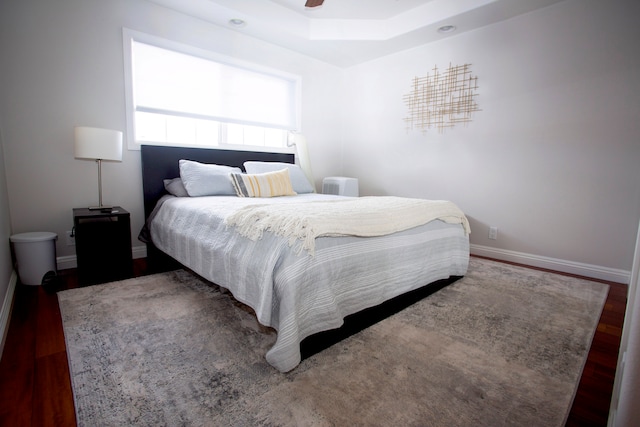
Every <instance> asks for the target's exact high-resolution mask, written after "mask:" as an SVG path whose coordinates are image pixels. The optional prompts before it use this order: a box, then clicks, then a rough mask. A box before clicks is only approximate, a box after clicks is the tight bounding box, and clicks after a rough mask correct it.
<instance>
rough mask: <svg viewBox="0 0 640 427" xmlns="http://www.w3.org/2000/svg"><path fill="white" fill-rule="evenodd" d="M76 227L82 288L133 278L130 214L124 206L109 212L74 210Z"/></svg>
mask: <svg viewBox="0 0 640 427" xmlns="http://www.w3.org/2000/svg"><path fill="white" fill-rule="evenodd" d="M73 226H74V233H75V241H76V257H77V260H78V282H79V284H80V285H93V284H96V283H104V282H112V281H115V280H123V279H127V278H130V277H132V276H133V259H132V256H131V220H130V214H129V212H127V211H126V210H124V209H122V208H121V207H120V206H115V207H113V209H110V210H105V211H102V210H90V209H88V208H74V209H73Z"/></svg>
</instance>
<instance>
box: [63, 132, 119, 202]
mask: <svg viewBox="0 0 640 427" xmlns="http://www.w3.org/2000/svg"><path fill="white" fill-rule="evenodd" d="M74 137H75V158H76V159H90V160H95V161H96V162H97V163H98V206H89V209H91V210H94V209H101V210H110V209H111V208H112V207H111V206H105V205H103V204H102V161H103V160H111V161H116V162H120V161H122V132H120V131H117V130H111V129H100V128H91V127H80V126H78V127H76V128H75V129H74Z"/></svg>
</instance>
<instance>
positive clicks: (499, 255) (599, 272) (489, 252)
mask: <svg viewBox="0 0 640 427" xmlns="http://www.w3.org/2000/svg"><path fill="white" fill-rule="evenodd" d="M471 254H473V255H479V256H485V257H489V258H495V259H498V260H502V261H510V262H517V263H519V264H525V265H530V266H532V267H540V268H547V269H549V270H555V271H560V272H563V273H571V274H577V275H579V276H585V277H591V278H594V279H601V280H608V281H610V282H616V283H624V284H629V281H630V280H631V271H627V270H619V269H615V268H608V267H602V266H599V265H592V264H584V263H580V262H574V261H567V260H563V259H557V258H549V257H544V256H539V255H532V254H527V253H523V252H515V251H509V250H506V249H497V248H492V247H489V246H482V245H474V244H472V245H471Z"/></svg>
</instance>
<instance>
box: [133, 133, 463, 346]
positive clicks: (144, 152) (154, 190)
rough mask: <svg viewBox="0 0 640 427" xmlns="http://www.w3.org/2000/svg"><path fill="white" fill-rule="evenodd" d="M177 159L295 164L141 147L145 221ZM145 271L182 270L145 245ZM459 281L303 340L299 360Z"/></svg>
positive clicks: (251, 155)
mask: <svg viewBox="0 0 640 427" xmlns="http://www.w3.org/2000/svg"><path fill="white" fill-rule="evenodd" d="M180 159H186V160H194V161H197V162H201V163H216V164H220V165H227V166H235V167H239V168H241V169H243V170H244V167H243V163H244V162H246V161H250V160H253V161H263V162H284V163H294V161H295V157H294V155H293V154H287V153H268V152H256V151H237V150H218V149H210V148H182V147H168V146H153V145H143V146H142V147H141V160H142V188H143V193H144V213H145V218H148V217H149V215H150V214H151V212H152V211H153V208H154V207H155V205H156V203H157V202H158V200H159V199H160V198H161V197H162V196H163V195H164V194H166V191H165V189H164V182H163V180H165V179H171V178H176V177H178V176H180V170H179V167H178V161H179V160H180ZM147 267H148V269H149V270H150V271H152V272H159V271H168V270H170V269H176V268H184V266H182V265H181V264H179V263H178V262H177V261H175V260H174V259H173V258H171V257H169V256H168V255H166V254H164V253H163V252H162V251H160V250H158V249H156V248H155V246H153V244H149V243H147ZM458 279H460V277H457V276H454V277H450V278H448V279H443V280H438V281H436V282H433V283H430V284H425V286H423V287H421V288H418V289H416V290H414V291H412V292H409V293H406V294H403V295H399V296H398V297H396V298H393V299H391V300H388V301H386V302H384V303H382V304H380V305H378V306H375V307H371V308H368V309H366V310H363V311H361V312H358V313H355V314H352V315H350V316H347V317H346V318H345V319H344V325H343V326H342V327H341V328H339V329H334V330H330V331H325V332H320V333H318V334H315V335H312V336H310V337H307V338H305V339H304V340H303V341H302V343H301V344H300V351H301V354H302V358H303V359H305V358H307V357H309V356H312V355H314V354H315V353H318V352H320V351H322V350H324V349H325V348H328V347H330V346H331V345H333V344H335V343H337V342H339V341H341V340H343V339H345V338H347V337H349V336H351V335H353V334H355V333H357V332H359V331H361V330H362V329H365V328H367V327H369V326H371V325H373V324H375V323H377V322H379V321H381V320H383V319H385V318H387V317H389V316H391V315H393V314H395V313H397V312H399V311H401V310H403V309H405V308H406V307H408V306H410V305H412V304H414V303H416V302H417V301H419V300H421V299H423V298H425V297H426V296H428V295H431V294H432V293H434V292H436V291H438V290H440V289H442V288H443V287H445V286H447V285H449V284H451V283H453V282H455V281H456V280H458Z"/></svg>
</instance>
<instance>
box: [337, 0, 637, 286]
mask: <svg viewBox="0 0 640 427" xmlns="http://www.w3.org/2000/svg"><path fill="white" fill-rule="evenodd" d="M638 16H640V2H637V1H630V0H614V1H606V2H603V1H598V0H567V1H565V2H561V3H559V4H556V5H553V6H550V7H547V8H544V9H541V10H539V11H537V12H532V13H528V14H525V15H522V16H520V17H516V18H515V19H511V20H508V21H503V22H501V23H498V24H496V25H492V26H489V27H484V28H481V29H479V30H476V31H473V32H469V33H463V34H459V35H457V36H455V37H452V38H448V39H445V40H442V41H440V42H437V43H433V44H429V45H425V46H423V47H420V48H417V49H412V50H410V51H405V52H401V53H398V54H395V55H391V56H388V57H385V58H382V59H379V60H376V61H371V62H368V63H366V64H362V65H359V66H355V67H353V68H350V69H348V70H347V71H346V87H347V88H348V91H347V93H346V94H345V96H344V101H345V102H346V104H347V105H346V110H345V111H346V117H345V119H346V120H345V123H346V124H347V125H346V126H345V133H344V140H345V144H344V154H343V156H344V173H345V174H349V175H354V176H358V177H359V178H360V187H361V188H360V190H361V193H362V194H365V195H367V194H394V195H402V196H413V197H425V198H444V199H450V200H453V201H454V202H456V203H457V204H458V205H459V206H460V207H461V208H462V209H463V210H464V211H465V213H467V214H468V216H469V218H470V221H471V226H472V234H471V243H472V244H473V245H474V247H476V249H477V248H480V249H490V250H495V251H496V252H495V254H496V255H498V256H500V255H501V254H502V255H505V256H507V255H509V254H510V253H511V251H515V252H517V253H519V254H529V255H533V256H540V257H548V258H551V259H553V260H554V261H559V262H560V264H563V263H564V264H566V265H565V267H570V266H571V264H572V263H577V265H579V266H581V267H585V268H587V270H588V269H589V268H594V269H595V270H598V271H596V273H597V274H600V273H603V274H605V275H606V274H608V273H612V274H611V275H612V276H614V278H615V277H618V276H619V277H620V278H624V277H625V276H626V277H627V278H628V273H629V271H630V270H631V265H632V256H633V248H634V242H635V230H636V227H637V224H638V219H639V218H640V185H639V184H640V167H638V161H639V160H640V120H639V118H640V102H638V100H639V99H640V79H639V78H638V77H639V76H640V54H639V52H640V49H638V40H640V26H638V25H637V18H638ZM450 63H451V64H453V65H458V64H460V65H462V64H465V63H469V64H472V71H473V74H474V75H476V76H477V77H478V85H479V90H478V93H479V97H478V98H477V100H478V103H479V105H480V108H481V109H482V111H480V112H477V113H475V114H474V116H473V121H472V122H471V123H469V124H468V126H467V127H464V126H460V127H456V128H454V129H451V130H447V131H446V132H445V133H444V134H438V133H437V131H435V130H432V131H429V132H428V133H427V134H426V135H423V134H421V133H420V132H418V131H410V132H407V131H406V130H405V128H404V122H403V118H404V117H405V116H406V115H407V112H406V111H407V109H406V107H405V105H404V104H403V100H402V95H403V94H406V93H408V92H409V89H410V83H411V79H412V78H413V77H415V76H424V75H426V74H427V73H428V72H430V71H431V70H432V69H433V67H434V65H438V67H439V68H440V69H441V70H442V69H444V68H446V67H447V66H448V65H449V64H450ZM489 226H497V227H498V228H499V233H498V240H489V239H488V227H489ZM560 267H561V266H560ZM559 269H561V268H559ZM605 278H610V277H605Z"/></svg>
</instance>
